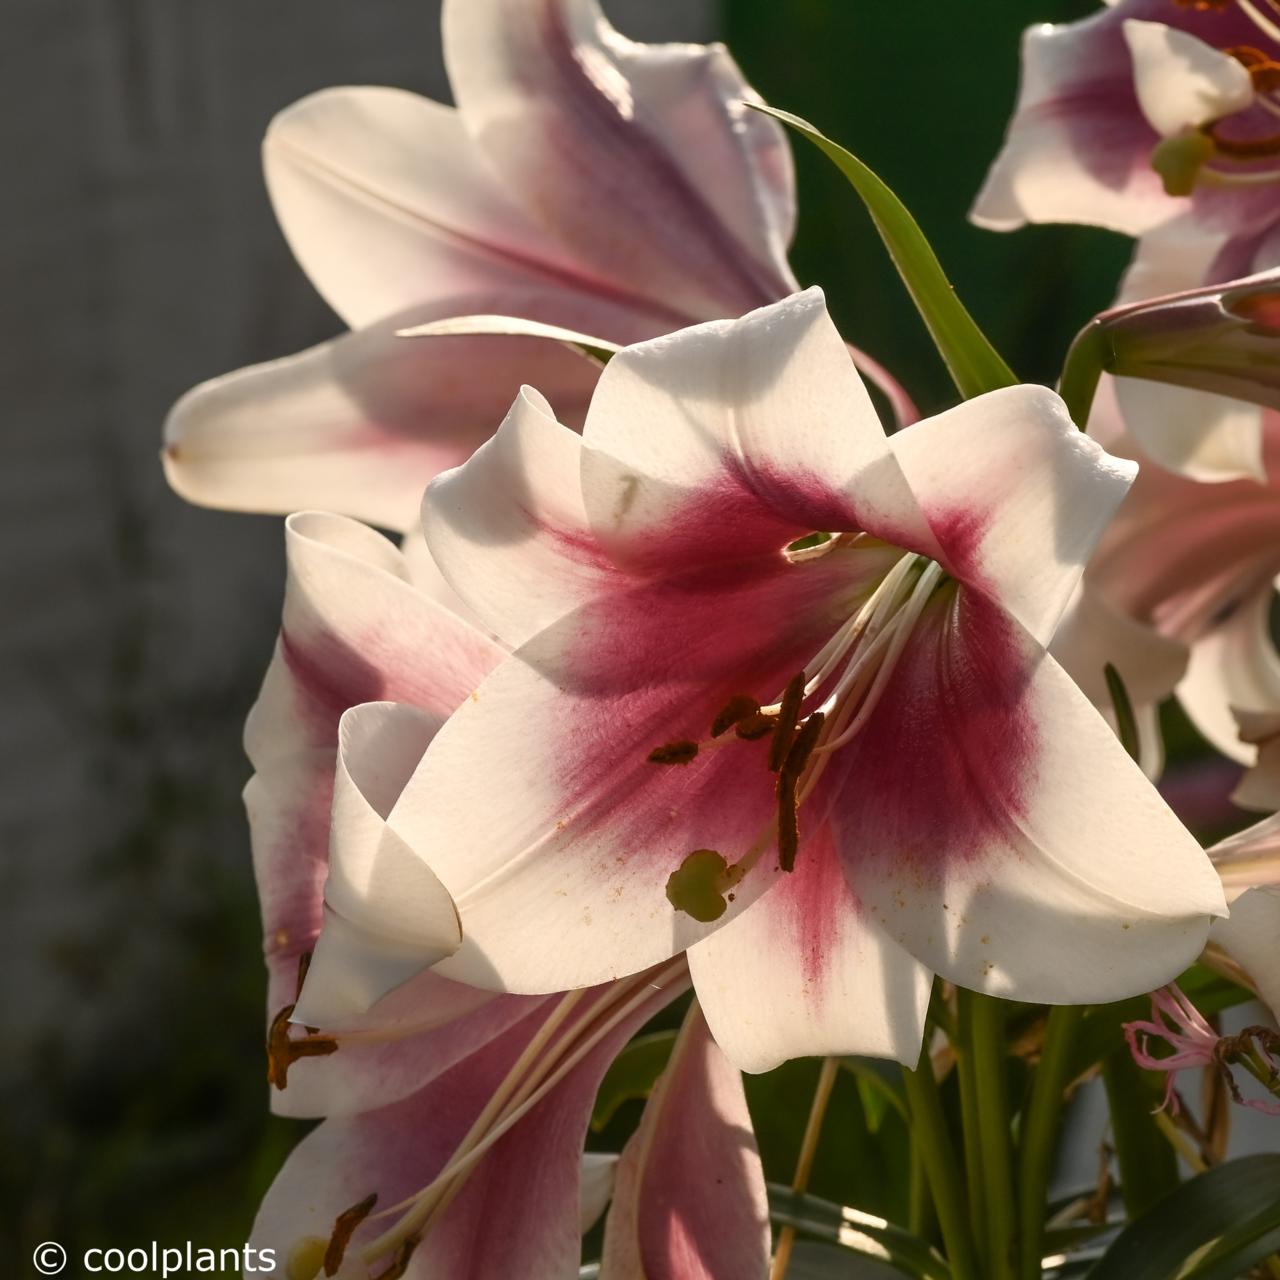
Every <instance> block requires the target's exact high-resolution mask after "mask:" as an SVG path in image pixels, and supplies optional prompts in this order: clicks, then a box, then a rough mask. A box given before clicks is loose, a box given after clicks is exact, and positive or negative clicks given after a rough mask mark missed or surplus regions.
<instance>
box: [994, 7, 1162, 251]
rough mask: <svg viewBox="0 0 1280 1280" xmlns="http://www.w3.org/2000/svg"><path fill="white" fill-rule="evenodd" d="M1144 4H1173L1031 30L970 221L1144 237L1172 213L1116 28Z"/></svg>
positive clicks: (1003, 227)
mask: <svg viewBox="0 0 1280 1280" xmlns="http://www.w3.org/2000/svg"><path fill="white" fill-rule="evenodd" d="M1148 11H1163V12H1171V11H1172V10H1171V6H1170V5H1169V4H1168V3H1167V0H1148V2H1147V3H1145V4H1137V5H1135V4H1132V3H1124V4H1118V5H1115V6H1113V7H1111V8H1109V9H1107V10H1105V11H1102V12H1098V13H1095V14H1092V15H1091V16H1089V17H1088V18H1084V19H1082V20H1081V21H1079V22H1071V23H1064V24H1062V25H1060V26H1049V25H1048V24H1047V23H1040V24H1038V25H1036V26H1032V27H1028V28H1027V30H1026V31H1025V32H1024V33H1023V37H1022V82H1021V86H1020V88H1019V92H1018V103H1017V108H1016V110H1015V112H1014V115H1013V119H1012V120H1011V121H1010V124H1009V130H1008V133H1007V135H1006V137H1005V142H1004V147H1003V149H1002V150H1001V152H1000V154H999V156H997V158H996V161H995V163H994V164H993V165H992V167H991V171H990V172H989V173H988V174H987V178H986V182H985V183H984V184H983V187H982V190H981V192H979V194H978V198H977V200H976V201H975V203H974V207H973V211H972V213H971V214H970V216H971V217H972V219H973V221H975V222H976V223H978V224H979V225H980V226H985V227H990V228H992V229H993V230H997V231H1008V230H1012V229H1013V228H1015V227H1019V226H1022V225H1023V224H1024V223H1026V222H1085V223H1091V224H1093V225H1096V226H1104V227H1110V228H1111V229H1113V230H1115V231H1123V232H1125V233H1126V234H1129V235H1140V234H1141V233H1142V232H1144V231H1146V230H1148V229H1149V228H1151V227H1153V226H1155V225H1156V224H1157V223H1158V222H1160V221H1162V220H1163V219H1164V218H1167V217H1169V216H1171V215H1172V214H1173V213H1175V212H1176V211H1177V207H1178V202H1177V201H1175V200H1174V199H1173V198H1172V197H1170V196H1167V195H1166V194H1165V192H1164V189H1163V186H1162V185H1161V182H1160V178H1159V177H1158V176H1157V174H1156V172H1155V171H1154V170H1153V169H1152V168H1151V163H1150V157H1151V152H1152V149H1153V148H1154V147H1155V145H1156V143H1157V142H1158V141H1159V134H1157V133H1156V131H1155V130H1154V129H1153V128H1152V127H1151V126H1150V124H1148V123H1147V120H1146V118H1145V117H1144V116H1143V114H1142V111H1141V109H1140V107H1139V106H1138V99H1137V94H1136V92H1135V90H1134V86H1133V62H1132V58H1131V56H1130V53H1129V49H1128V46H1127V44H1126V42H1125V39H1124V32H1123V27H1122V23H1123V21H1124V19H1125V18H1126V17H1141V16H1144V14H1145V13H1146V12H1148ZM1153 16H1154V14H1153Z"/></svg>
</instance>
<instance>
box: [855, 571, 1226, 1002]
mask: <svg viewBox="0 0 1280 1280" xmlns="http://www.w3.org/2000/svg"><path fill="white" fill-rule="evenodd" d="M925 618H926V619H927V620H928V621H929V627H928V628H924V627H922V628H921V631H920V634H919V636H918V637H916V638H913V640H912V644H911V647H910V649H909V652H908V653H907V654H906V655H904V658H903V661H902V663H901V664H900V666H899V668H898V669H897V671H896V672H895V677H894V684H893V686H892V687H890V688H889V689H888V690H887V692H886V694H885V697H884V698H883V699H882V701H881V703H880V707H881V708H883V710H881V711H879V712H877V714H876V715H873V717H872V719H871V721H869V722H868V724H867V727H866V729H865V730H864V732H863V734H862V735H861V736H860V737H858V738H855V739H854V740H853V742H852V743H851V744H850V745H849V746H847V747H845V748H843V750H842V753H841V756H840V758H839V761H838V767H840V768H841V769H842V770H843V773H842V774H840V775H838V776H837V777H836V778H834V779H833V783H832V785H833V786H842V788H843V789H842V790H841V791H840V792H839V793H838V794H837V797H836V800H835V804H834V807H833V822H834V823H835V827H836V834H837V838H838V844H839V848H840V850H841V854H842V856H843V858H844V860H845V866H846V874H847V875H848V876H849V877H850V881H851V883H852V885H853V888H854V891H855V893H856V894H857V895H858V897H859V899H860V901H861V902H862V903H863V904H864V905H865V906H866V908H867V909H868V910H869V911H871V912H872V913H873V914H874V915H875V916H876V918H877V919H878V920H879V921H880V922H881V923H882V924H883V926H884V927H885V929H886V930H887V931H888V932H889V934H890V935H891V936H892V937H894V938H895V939H896V940H897V941H898V942H900V943H901V944H902V945H903V946H904V947H906V949H907V950H908V951H910V952H911V954H912V955H914V956H915V957H916V958H917V959H918V960H920V961H921V962H922V963H923V964H925V965H927V966H928V967H929V968H931V969H932V970H933V971H934V972H936V973H939V974H941V975H942V976H943V977H945V978H948V979H950V980H951V981H953V982H958V983H960V984H961V985H962V986H966V987H972V988H974V989H976V990H981V991H989V992H991V993H993V994H996V995H1000V996H1005V997H1008V998H1011V999H1018V1000H1030V1001H1035V1002H1047V1003H1051V1004H1052V1003H1083V1002H1087V1001H1105V1000H1116V999H1120V998H1121V997H1124V996H1129V995H1134V994H1137V993H1139V992H1142V991H1147V990H1151V989H1153V988H1154V987H1156V986H1159V985H1160V984H1162V983H1164V982H1167V981H1169V980H1170V979H1172V978H1173V977H1175V976H1176V975H1177V974H1178V973H1179V972H1180V971H1181V970H1182V969H1183V968H1185V967H1186V966H1187V965H1188V964H1190V963H1191V962H1192V961H1193V960H1194V959H1195V957H1196V956H1197V955H1198V954H1199V951H1200V948H1201V947H1202V946H1203V945H1204V941H1205V938H1206V936H1207V934H1208V927H1209V917H1210V916H1211V915H1215V914H1221V913H1222V912H1223V909H1224V902H1223V897H1222V889H1221V886H1220V884H1219V881H1218V876H1217V874H1216V873H1215V872H1214V870H1213V867H1212V865H1211V864H1210V862H1209V860H1208V859H1207V857H1206V856H1205V855H1204V853H1203V851H1202V850H1201V849H1200V848H1199V847H1198V845H1197V844H1196V842H1195V840H1194V839H1193V838H1192V836H1191V835H1190V833H1189V832H1187V831H1186V829H1185V828H1184V827H1183V826H1182V824H1181V823H1180V822H1179V821H1178V820H1177V818H1176V817H1175V816H1174V815H1173V813H1172V812H1171V811H1170V810H1169V808H1168V807H1167V806H1166V805H1165V803H1164V801H1163V800H1162V799H1161V798H1160V796H1159V795H1158V794H1157V792H1156V791H1155V789H1154V788H1153V787H1152V786H1151V784H1150V783H1149V782H1148V781H1147V779H1146V778H1145V777H1144V776H1143V775H1142V773H1141V771H1140V770H1139V769H1138V767H1137V765H1136V764H1134V762H1133V761H1132V760H1130V759H1129V757H1128V755H1127V754H1126V753H1125V751H1124V749H1123V748H1122V747H1121V745H1120V743H1119V742H1118V741H1117V740H1116V738H1115V736H1114V734H1113V733H1112V732H1111V730H1110V729H1109V728H1108V727H1107V725H1106V724H1105V723H1104V722H1103V721H1102V720H1101V718H1100V717H1099V716H1098V715H1097V713H1096V712H1095V711H1094V709H1093V708H1092V707H1091V706H1090V704H1089V702H1088V701H1087V699H1086V698H1085V696H1084V694H1083V693H1081V691H1080V690H1079V689H1078V688H1077V687H1076V685H1075V684H1074V683H1073V682H1072V681H1071V679H1070V678H1069V677H1068V676H1067V674H1066V673H1065V672H1064V671H1063V670H1062V669H1061V668H1060V667H1059V666H1058V665H1057V663H1056V662H1054V661H1053V659H1052V658H1050V657H1049V656H1048V654H1046V653H1044V652H1043V651H1042V650H1040V649H1039V648H1038V646H1037V645H1036V644H1035V642H1034V641H1033V640H1031V639H1030V638H1029V637H1028V636H1026V635H1025V633H1022V632H1020V631H1019V630H1018V629H1017V628H1016V625H1014V624H1011V623H1010V622H1009V621H1008V620H1007V619H1005V620H1003V621H1002V620H1001V619H1000V618H999V616H998V615H996V614H995V613H994V612H992V611H991V607H990V606H988V605H985V604H981V605H980V604H979V603H978V602H977V601H975V600H974V599H972V598H969V599H966V598H965V597H963V596H961V597H960V598H959V599H958V600H957V601H956V602H955V603H953V604H950V605H945V606H943V607H941V608H938V610H937V612H936V613H935V614H933V615H930V614H926V615H925ZM833 767H837V766H836V765H835V764H833Z"/></svg>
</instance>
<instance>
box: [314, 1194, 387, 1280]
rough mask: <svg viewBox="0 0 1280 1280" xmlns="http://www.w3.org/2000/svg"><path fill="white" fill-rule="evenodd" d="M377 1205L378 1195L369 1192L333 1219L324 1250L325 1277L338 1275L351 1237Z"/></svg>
mask: <svg viewBox="0 0 1280 1280" xmlns="http://www.w3.org/2000/svg"><path fill="white" fill-rule="evenodd" d="M377 1203H378V1193H377V1192H376V1191H371V1192H370V1193H369V1194H368V1195H367V1196H365V1198H364V1199H363V1200H361V1201H360V1202H359V1203H358V1204H353V1205H352V1206H351V1208H350V1209H344V1210H343V1211H342V1212H341V1213H340V1214H338V1216H337V1218H335V1219H334V1223H333V1232H332V1234H331V1235H330V1236H329V1243H328V1244H327V1245H326V1246H325V1250H324V1273H325V1275H327V1276H336V1275H337V1274H338V1268H339V1267H341V1266H342V1259H343V1258H344V1257H345V1256H346V1252H347V1245H349V1244H350V1243H351V1237H352V1236H353V1235H354V1234H355V1230H356V1228H357V1227H358V1226H359V1225H360V1224H361V1223H362V1222H363V1221H364V1220H365V1219H366V1218H367V1217H368V1216H369V1215H370V1214H371V1213H372V1212H373V1206H374V1205H375V1204H377Z"/></svg>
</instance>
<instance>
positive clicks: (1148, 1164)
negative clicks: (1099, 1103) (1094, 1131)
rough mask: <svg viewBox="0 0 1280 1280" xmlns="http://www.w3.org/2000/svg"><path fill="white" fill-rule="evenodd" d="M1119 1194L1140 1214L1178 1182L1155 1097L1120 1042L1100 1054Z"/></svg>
mask: <svg viewBox="0 0 1280 1280" xmlns="http://www.w3.org/2000/svg"><path fill="white" fill-rule="evenodd" d="M1102 1083H1103V1084H1104V1085H1105V1086H1106V1090H1107V1106H1108V1109H1109V1111H1110V1113H1111V1132H1112V1135H1113V1136H1114V1138H1115V1146H1116V1160H1117V1162H1118V1163H1119V1165H1120V1194H1121V1195H1122V1196H1123V1197H1124V1207H1125V1212H1126V1213H1127V1214H1128V1216H1129V1217H1130V1218H1138V1217H1141V1216H1142V1214H1144V1213H1146V1211H1147V1210H1148V1209H1150V1208H1151V1207H1152V1206H1153V1205H1155V1204H1156V1203H1157V1202H1158V1201H1160V1200H1162V1199H1164V1197H1165V1196H1166V1195H1167V1194H1168V1193H1169V1192H1170V1191H1172V1190H1173V1189H1174V1188H1175V1187H1176V1186H1177V1185H1178V1161H1177V1157H1176V1156H1175V1155H1174V1151H1173V1148H1172V1147H1171V1146H1170V1145H1169V1144H1168V1142H1166V1141H1165V1138H1164V1135H1163V1134H1162V1133H1161V1132H1160V1128H1159V1126H1158V1125H1157V1124H1156V1121H1155V1118H1154V1116H1153V1114H1152V1113H1153V1111H1154V1109H1155V1105H1156V1102H1157V1100H1158V1098H1157V1095H1155V1094H1154V1093H1153V1092H1152V1090H1151V1089H1150V1088H1148V1086H1147V1083H1146V1080H1145V1079H1144V1077H1143V1073H1142V1071H1141V1070H1140V1069H1139V1067H1138V1065H1137V1064H1136V1063H1135V1062H1134V1060H1133V1058H1132V1057H1131V1056H1130V1054H1129V1050H1128V1048H1127V1047H1126V1046H1125V1045H1124V1044H1120V1045H1118V1046H1117V1047H1116V1048H1114V1049H1112V1050H1111V1052H1110V1053H1108V1054H1107V1056H1106V1057H1105V1058H1103V1059H1102Z"/></svg>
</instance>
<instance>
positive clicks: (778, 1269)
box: [769, 1058, 840, 1280]
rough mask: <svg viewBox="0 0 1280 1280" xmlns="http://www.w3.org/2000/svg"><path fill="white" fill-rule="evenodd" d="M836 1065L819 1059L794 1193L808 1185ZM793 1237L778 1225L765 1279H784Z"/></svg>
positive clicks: (790, 1230)
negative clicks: (816, 1081)
mask: <svg viewBox="0 0 1280 1280" xmlns="http://www.w3.org/2000/svg"><path fill="white" fill-rule="evenodd" d="M839 1066H840V1064H839V1062H838V1060H837V1059H835V1058H823V1060H822V1070H821V1071H820V1072H819V1073H818V1083H817V1086H816V1088H815V1089H814V1091H813V1103H812V1104H811V1105H810V1107H809V1121H808V1123H807V1124H806V1125H805V1127H804V1137H803V1139H801V1142H800V1154H799V1156H797V1157H796V1173H795V1177H794V1178H792V1180H791V1190H792V1191H794V1192H795V1193H796V1194H797V1195H799V1194H800V1193H801V1192H803V1191H804V1189H805V1188H806V1187H807V1186H808V1185H809V1174H810V1173H812V1172H813V1159H814V1156H815V1155H816V1154H817V1152H818V1140H819V1139H820V1138H821V1137H822V1121H823V1120H824V1118H825V1117H826V1114H827V1104H828V1103H829V1102H830V1101H831V1091H832V1089H834V1088H835V1083H836V1073H837V1072H838V1070H839ZM795 1238H796V1232H795V1228H794V1227H791V1226H785V1227H783V1228H782V1231H781V1232H780V1233H779V1235H778V1247H777V1249H776V1250H775V1251H774V1255H773V1267H772V1269H771V1270H770V1272H769V1280H784V1277H785V1276H786V1274H787V1267H788V1266H789V1265H790V1263H791V1246H792V1245H793V1244H794V1243H795Z"/></svg>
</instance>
